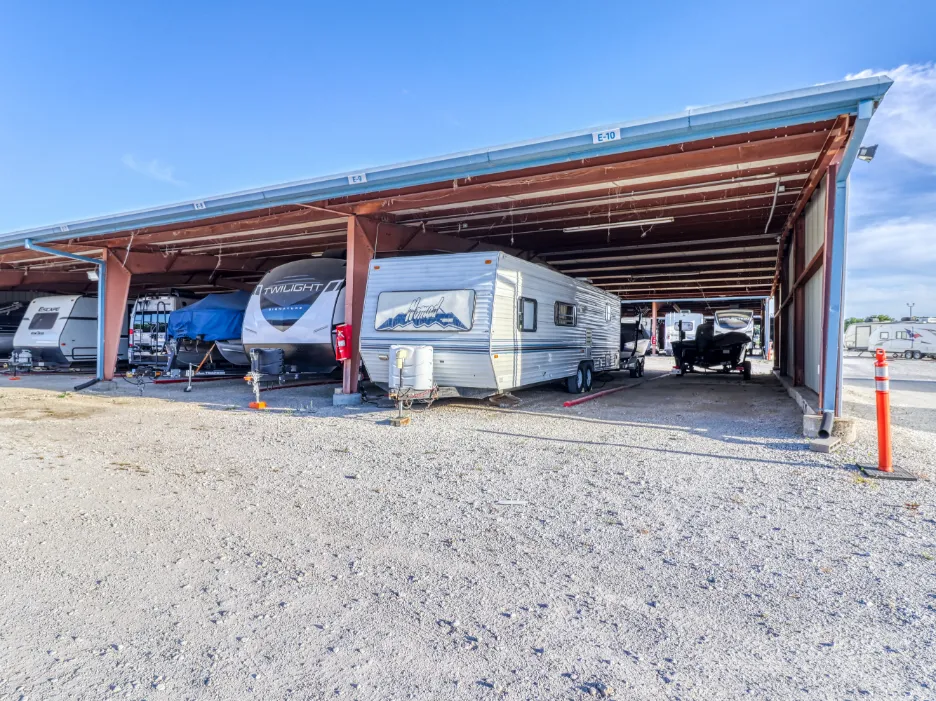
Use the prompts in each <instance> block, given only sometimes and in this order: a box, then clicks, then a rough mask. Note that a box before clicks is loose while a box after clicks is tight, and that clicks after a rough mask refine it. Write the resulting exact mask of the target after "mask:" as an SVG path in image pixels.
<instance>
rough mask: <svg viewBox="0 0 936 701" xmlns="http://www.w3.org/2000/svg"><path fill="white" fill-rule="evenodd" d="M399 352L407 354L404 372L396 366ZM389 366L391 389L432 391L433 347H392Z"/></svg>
mask: <svg viewBox="0 0 936 701" xmlns="http://www.w3.org/2000/svg"><path fill="white" fill-rule="evenodd" d="M397 350H403V351H405V352H406V357H405V358H404V359H403V369H402V372H401V371H400V368H398V367H397V366H396V358H397ZM389 365H390V377H389V378H388V379H389V380H390V382H389V385H390V388H391V389H396V390H414V391H417V392H425V391H428V390H430V389H432V346H403V345H399V346H390V363H389ZM401 375H402V377H401Z"/></svg>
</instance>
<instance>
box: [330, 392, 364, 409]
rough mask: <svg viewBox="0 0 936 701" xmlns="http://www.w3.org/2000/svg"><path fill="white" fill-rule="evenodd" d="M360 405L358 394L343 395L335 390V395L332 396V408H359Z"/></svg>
mask: <svg viewBox="0 0 936 701" xmlns="http://www.w3.org/2000/svg"><path fill="white" fill-rule="evenodd" d="M362 403H363V399H362V398H361V393H360V392H354V393H353V394H344V393H343V392H341V391H340V390H335V394H334V395H332V406H360V405H361V404H362Z"/></svg>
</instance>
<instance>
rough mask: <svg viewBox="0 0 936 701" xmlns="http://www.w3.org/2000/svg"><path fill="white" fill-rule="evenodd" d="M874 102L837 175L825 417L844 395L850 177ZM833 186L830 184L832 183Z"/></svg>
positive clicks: (862, 112)
mask: <svg viewBox="0 0 936 701" xmlns="http://www.w3.org/2000/svg"><path fill="white" fill-rule="evenodd" d="M874 107H875V105H874V102H873V101H871V100H866V101H864V102H861V103H860V104H859V105H858V119H857V120H855V128H854V131H853V133H852V137H851V139H850V140H849V142H848V146H847V147H846V149H845V153H844V154H843V156H842V160H841V163H840V164H839V166H838V168H837V169H836V170H837V172H836V174H835V212H834V218H833V221H834V227H833V231H832V237H831V242H830V243H831V247H830V248H831V250H827V251H826V255H827V261H828V263H827V265H828V266H829V270H828V272H827V277H826V280H827V282H828V286H827V287H826V290H825V294H826V306H825V309H826V317H825V318H826V323H825V334H826V335H825V348H824V351H823V354H822V372H821V375H822V398H821V401H820V404H821V406H822V413H823V414H826V413H836V412H837V407H838V404H839V402H838V397H839V394H840V392H841V384H840V380H839V378H840V377H841V373H840V367H841V364H842V335H843V334H844V332H845V331H844V328H843V321H844V315H843V314H842V311H843V301H844V297H845V289H844V288H845V243H846V238H847V226H848V174H849V173H850V172H851V168H852V165H854V163H855V158H856V157H857V156H858V149H859V148H860V147H861V140H862V139H863V138H864V135H865V132H867V130H868V124H869V122H870V121H871V116H872V115H873V114H874ZM830 185H831V183H830Z"/></svg>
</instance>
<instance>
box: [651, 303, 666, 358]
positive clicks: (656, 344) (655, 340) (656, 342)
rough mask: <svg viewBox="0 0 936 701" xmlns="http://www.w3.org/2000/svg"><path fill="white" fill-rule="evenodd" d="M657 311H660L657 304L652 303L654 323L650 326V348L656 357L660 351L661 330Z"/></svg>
mask: <svg viewBox="0 0 936 701" xmlns="http://www.w3.org/2000/svg"><path fill="white" fill-rule="evenodd" d="M657 311H658V307H657V303H656V302H651V316H652V318H653V321H652V322H651V325H650V348H651V352H652V353H653V355H656V354H657V352H658V351H659V349H660V339H659V333H657V332H658V330H659V329H658V328H657ZM664 345H665V344H664Z"/></svg>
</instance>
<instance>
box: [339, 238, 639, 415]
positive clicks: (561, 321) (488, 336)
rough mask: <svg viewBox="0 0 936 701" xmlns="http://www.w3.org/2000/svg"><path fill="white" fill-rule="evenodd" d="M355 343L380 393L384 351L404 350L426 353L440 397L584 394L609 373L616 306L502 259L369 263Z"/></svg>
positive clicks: (617, 352) (540, 270)
mask: <svg viewBox="0 0 936 701" xmlns="http://www.w3.org/2000/svg"><path fill="white" fill-rule="evenodd" d="M355 334H356V332H355ZM356 335H357V334H356ZM359 337H360V347H361V356H362V358H363V360H364V365H365V366H366V368H367V372H368V375H369V376H370V377H371V379H372V380H373V381H375V382H376V383H377V384H379V385H381V386H382V387H384V388H386V387H387V386H388V383H389V373H390V372H391V366H392V365H393V361H392V359H391V357H390V355H391V351H390V348H391V346H397V345H412V346H417V347H418V346H431V347H432V359H433V360H432V374H433V381H434V383H435V385H436V386H437V387H438V390H439V396H440V397H445V396H462V397H479V398H480V397H486V396H491V395H495V394H504V393H506V392H510V391H511V390H514V389H518V388H520V387H527V386H530V385H535V384H542V383H546V382H555V381H562V382H563V383H564V384H565V386H566V388H567V389H568V390H569V391H570V392H584V391H586V390H588V389H589V388H590V387H591V384H592V378H593V376H594V374H595V373H597V372H603V371H605V370H617V369H618V366H619V363H620V357H621V302H620V299H619V298H618V297H616V296H614V295H612V294H610V293H608V292H605V291H604V290H601V289H599V288H597V287H593V286H592V285H590V284H588V283H586V282H583V281H582V280H576V279H574V278H571V277H568V276H566V275H563V274H561V273H558V272H556V271H555V270H552V269H550V268H547V267H545V266H542V265H537V264H535V263H530V262H528V261H525V260H521V259H519V258H515V257H513V256H509V255H507V254H505V253H499V252H482V253H455V254H444V255H429V256H410V257H400V258H381V259H375V260H373V261H371V265H370V271H369V274H368V278H367V293H366V295H365V299H364V314H363V319H362V323H361V330H360V336H359Z"/></svg>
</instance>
